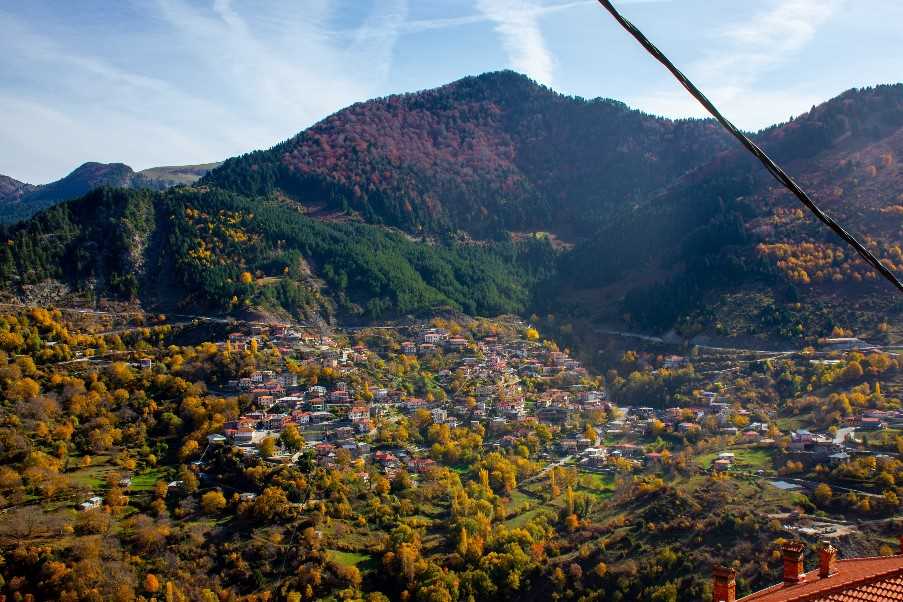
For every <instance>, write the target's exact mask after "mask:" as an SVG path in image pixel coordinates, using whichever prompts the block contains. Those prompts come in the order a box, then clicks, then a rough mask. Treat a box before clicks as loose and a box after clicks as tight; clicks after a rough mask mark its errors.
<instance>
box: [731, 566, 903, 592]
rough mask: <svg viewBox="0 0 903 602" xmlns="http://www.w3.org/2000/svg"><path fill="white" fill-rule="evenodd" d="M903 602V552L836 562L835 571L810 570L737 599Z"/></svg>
mask: <svg viewBox="0 0 903 602" xmlns="http://www.w3.org/2000/svg"><path fill="white" fill-rule="evenodd" d="M741 601H742V602H903V554H898V555H896V556H881V557H877V558H851V559H848V560H838V561H837V572H836V573H834V574H833V575H831V576H829V577H824V578H821V577H819V576H818V569H816V570H814V571H809V572H808V573H806V574H805V575H804V578H803V580H802V581H800V582H799V583H793V584H784V583H779V584H777V585H773V586H771V587H768V588H765V589H763V590H760V591H758V592H756V593H754V594H750V595H748V596H745V597H743V598H739V599H738V602H741Z"/></svg>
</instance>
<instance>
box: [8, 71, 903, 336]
mask: <svg viewBox="0 0 903 602" xmlns="http://www.w3.org/2000/svg"><path fill="white" fill-rule="evenodd" d="M756 139H757V141H758V142H759V143H760V144H761V145H762V146H763V147H764V148H765V149H766V150H767V151H768V152H769V153H771V154H773V155H774V156H775V157H776V158H777V159H778V160H779V161H780V162H781V163H782V164H783V165H785V167H787V169H788V171H789V172H790V173H791V174H792V175H793V176H794V177H795V178H797V179H798V180H799V181H800V182H801V183H802V184H803V186H804V187H805V188H806V189H807V190H809V191H810V192H811V194H812V196H813V197H814V198H815V199H816V200H817V202H819V203H820V204H822V205H823V206H824V208H825V209H826V210H828V212H829V213H831V214H832V215H834V216H835V217H837V218H838V219H840V220H841V221H842V222H843V223H845V224H847V225H849V226H850V227H851V228H852V229H853V230H854V231H856V232H857V233H858V234H859V235H860V236H861V237H862V238H863V239H864V240H866V241H867V243H868V244H869V245H870V246H871V247H872V248H873V249H874V250H875V251H876V252H877V253H878V254H879V255H880V256H881V257H883V258H884V259H885V260H886V261H888V262H889V263H890V264H893V266H894V267H895V268H901V267H903V251H901V247H900V244H899V241H900V238H901V233H903V231H901V227H903V223H901V217H903V196H901V195H903V174H901V170H900V167H899V163H898V160H897V158H898V157H899V156H900V154H901V153H903V86H899V85H897V86H881V87H877V88H870V89H863V90H851V91H849V92H846V93H844V94H842V95H841V96H839V97H837V98H835V99H833V100H831V101H828V102H826V103H824V104H823V105H820V106H818V107H813V109H812V110H811V111H810V112H808V113H806V114H804V115H802V116H800V117H799V118H797V119H794V120H793V121H791V122H789V123H786V124H781V125H777V126H774V127H772V128H769V129H767V130H765V131H763V132H760V133H759V134H757V135H756ZM89 166H90V167H91V168H90V169H88V167H89ZM199 167H202V168H203V167H205V166H199ZM167 169H168V168H167ZM81 172H84V173H81ZM77 173H78V174H79V178H72V176H70V178H67V179H64V180H62V181H61V182H59V183H56V184H57V187H56V189H57V190H59V189H65V190H66V191H67V192H66V194H70V193H74V192H75V191H77V190H78V186H76V184H75V182H67V180H70V179H72V180H75V181H77V182H86V181H89V180H91V178H89V177H87V176H88V175H92V174H93V175H94V176H97V178H95V180H93V181H97V180H100V179H106V180H108V181H110V180H111V181H113V182H115V183H116V184H117V185H119V186H131V187H135V186H136V182H139V181H140V178H141V177H145V176H142V174H135V173H134V172H132V171H131V170H130V169H129V168H128V167H127V166H124V165H120V166H101V165H99V164H93V165H92V164H89V165H86V166H83V168H82V169H81V170H78V171H77ZM86 174H87V175H86ZM73 175H75V174H73ZM152 175H154V176H155V177H162V176H161V174H152ZM101 176H102V177H101ZM51 186H53V185H48V186H47V187H40V188H38V189H37V191H36V192H35V191H32V192H29V193H26V194H25V196H24V197H23V198H27V197H28V195H35V194H38V195H39V196H38V198H42V197H40V195H41V194H44V195H46V194H48V191H47V189H49V188H51ZM17 187H18V188H17ZM4 189H6V190H9V191H15V190H19V189H21V185H20V184H19V183H16V182H15V181H10V182H7V183H6V184H5V187H4ZM10 194H15V193H14V192H11V193H10ZM117 199H118V200H117ZM94 203H102V205H101V207H104V209H99V208H95V207H94V206H93V204H94ZM110 211H112V213H110ZM126 214H128V215H132V216H133V215H139V216H145V217H142V218H141V219H139V220H138V221H134V220H133V219H132V217H128V218H123V217H110V216H111V215H113V216H121V215H126ZM111 219H112V220H113V221H112V222H109V221H106V222H105V221H103V220H111ZM121 219H126V222H127V223H128V224H129V227H127V228H125V229H123V230H122V232H119V231H117V230H116V228H118V227H119V226H118V225H116V224H118V223H119V222H118V221H117V220H121ZM524 231H527V232H537V231H548V232H551V233H553V234H556V235H558V238H559V239H564V240H565V241H566V242H567V243H570V244H567V245H564V246H560V245H559V246H558V247H557V248H559V249H564V250H563V251H561V250H559V252H558V254H557V258H556V257H553V255H554V254H553V252H552V245H550V244H549V243H548V242H547V239H546V238H545V237H544V236H543V235H541V234H539V233H537V234H536V235H535V236H524V235H523V232H524ZM404 232H407V234H405V233H404ZM462 232H466V233H467V234H468V235H469V237H463V238H465V239H467V238H471V239H477V240H476V241H472V242H467V243H461V242H453V241H455V240H459V241H460V240H461V239H462V237H461V236H460V234H461V233H462ZM412 234H413V235H415V236H411V235H412ZM5 236H6V238H7V239H8V240H10V241H11V243H9V244H8V245H7V247H6V248H5V249H4V251H3V252H4V253H5V255H3V256H2V263H0V270H2V274H0V276H2V278H3V279H4V282H5V283H6V284H7V285H8V286H11V287H12V288H13V289H16V288H17V287H18V289H21V287H22V286H23V285H24V284H25V283H34V282H39V281H41V280H42V279H44V278H54V279H61V280H64V281H66V282H67V283H69V284H70V285H72V286H75V287H76V288H85V287H87V288H90V289H92V290H96V291H97V292H98V293H100V294H114V295H118V296H124V297H127V298H129V297H130V298H136V299H141V300H143V301H145V302H147V303H150V304H163V305H179V306H182V307H189V306H191V307H204V308H209V309H215V310H217V311H236V310H238V309H242V308H244V307H248V306H250V307H256V306H266V307H270V308H276V309H278V310H285V311H288V312H289V313H292V314H294V315H297V316H312V315H327V316H336V315H345V316H354V317H359V318H364V319H373V318H378V317H385V316H390V315H403V314H406V313H410V312H415V313H416V312H418V311H425V310H428V309H432V308H435V307H439V306H448V307H455V308H458V309H462V310H464V311H467V312H477V313H496V312H501V311H531V312H532V311H537V312H539V313H540V314H543V315H544V314H557V315H563V316H579V317H580V318H581V319H583V320H588V321H590V322H596V323H608V324H610V323H613V322H620V323H625V324H626V325H627V326H629V327H631V328H633V329H640V330H647V331H649V330H651V331H664V330H667V329H669V328H672V327H674V326H675V325H677V326H678V327H679V328H680V329H681V332H683V333H687V334H692V333H694V332H700V331H706V330H708V331H716V330H717V331H718V332H719V334H724V335H727V336H733V335H744V334H752V333H755V334H758V333H767V334H768V335H775V336H778V337H799V336H806V337H813V336H822V335H824V334H825V333H829V332H831V331H832V330H833V328H834V327H835V326H838V325H842V326H849V325H850V324H854V323H857V322H859V321H864V322H868V323H869V324H870V325H871V326H870V327H875V328H877V325H878V324H879V322H881V323H883V322H885V321H886V320H893V315H895V314H892V313H891V309H892V306H893V305H894V303H895V297H894V295H893V293H891V292H890V290H889V289H887V288H882V286H883V284H882V283H880V282H877V281H876V280H875V277H874V275H873V274H872V273H871V271H869V270H868V269H866V267H865V266H864V264H862V263H861V262H859V261H858V260H857V259H855V258H854V257H853V256H852V255H851V253H850V252H849V250H848V249H846V248H845V247H843V246H841V245H839V244H838V243H837V242H836V241H835V240H834V239H833V237H832V235H831V234H830V233H828V231H827V230H826V229H825V228H824V227H822V226H821V225H820V224H817V223H815V221H814V220H813V219H812V218H811V217H810V216H809V215H808V213H807V212H804V211H802V210H801V209H800V207H799V206H798V204H797V201H796V200H794V199H792V198H790V197H789V195H788V194H787V193H786V192H785V191H783V189H782V188H780V187H779V186H778V185H777V184H776V183H775V182H774V181H773V179H772V178H771V177H770V176H769V175H768V174H767V173H766V172H765V171H764V170H763V169H762V167H761V166H760V165H759V164H758V163H757V162H755V161H754V160H753V159H751V158H750V157H749V156H748V154H747V153H746V152H745V151H743V150H742V149H741V148H740V147H739V145H737V144H736V142H734V141H733V140H731V139H729V138H728V137H726V136H725V135H724V134H722V133H721V132H720V131H719V130H718V128H717V127H716V126H715V125H714V124H713V123H712V122H709V121H693V120H688V121H672V120H666V119H660V118H656V117H651V116H648V115H645V114H643V113H640V112H637V111H632V110H630V109H628V108H627V107H625V106H624V105H622V104H620V103H617V102H614V101H609V100H593V101H586V100H583V99H579V98H571V97H566V96H562V95H559V94H556V93H554V92H552V91H551V90H549V89H547V88H544V87H541V86H539V85H537V84H535V83H533V82H531V81H530V80H528V79H527V78H525V77H523V76H520V75H517V74H515V73H511V72H501V73H491V74H486V75H482V76H479V77H471V78H465V79H463V80H460V81H458V82H454V83H452V84H449V85H447V86H443V87H441V88H437V89H435V90H429V91H425V92H419V93H415V94H407V95H401V96H393V97H389V98H385V99H380V100H374V101H369V102H366V103H361V104H357V105H354V106H352V107H349V108H348V109H345V110H343V111H340V112H339V113H336V114H335V115H333V116H331V117H329V118H327V119H325V120H324V121H322V122H320V123H318V124H317V125H315V126H313V127H312V128H310V129H308V130H306V131H304V132H302V133H301V134H299V135H297V136H296V137H294V138H292V139H290V140H288V141H286V142H284V143H282V144H280V145H278V146H276V147H274V148H272V149H270V150H267V151H256V152H253V153H250V154H247V155H244V156H241V157H237V158H234V159H229V160H228V161H226V162H225V163H224V164H223V165H222V166H220V167H219V168H217V169H214V170H213V171H211V172H209V173H208V174H207V175H206V176H204V178H203V179H202V180H201V181H200V182H199V183H198V184H197V185H196V187H194V188H183V189H179V190H174V191H171V192H166V193H159V194H157V193H155V194H151V193H150V192H141V193H137V192H136V193H124V192H113V191H110V190H106V191H103V192H101V193H92V194H89V195H87V196H86V197H85V198H84V199H82V200H80V201H77V202H74V203H69V204H66V205H65V206H62V207H60V208H59V209H56V208H55V209H54V210H51V211H47V212H45V213H42V214H41V215H39V216H38V217H36V218H35V219H33V220H31V221H29V222H26V223H24V224H22V225H20V226H17V227H15V228H12V229H10V230H8V231H7V232H6V233H5ZM435 241H440V242H435ZM493 241H494V242H493ZM512 241H519V242H512ZM136 266H137V268H136ZM148 266H153V268H152V269H150V268H148ZM159 274H165V275H166V281H165V282H163V281H159V278H161V276H159ZM243 274H247V275H246V276H243ZM154 278H157V279H158V280H154ZM863 308H866V309H863ZM894 311H895V310H894ZM863 312H865V314H868V315H867V316H865V314H863ZM803 324H806V325H807V326H806V327H805V328H804V327H803Z"/></svg>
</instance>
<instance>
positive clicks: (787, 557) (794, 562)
mask: <svg viewBox="0 0 903 602" xmlns="http://www.w3.org/2000/svg"><path fill="white" fill-rule="evenodd" d="M804 549H806V544H804V543H803V542H801V541H788V542H787V543H785V544H784V545H783V546H782V548H781V551H782V552H783V553H784V583H785V584H787V585H790V584H793V583H799V582H800V581H802V580H803V550H804Z"/></svg>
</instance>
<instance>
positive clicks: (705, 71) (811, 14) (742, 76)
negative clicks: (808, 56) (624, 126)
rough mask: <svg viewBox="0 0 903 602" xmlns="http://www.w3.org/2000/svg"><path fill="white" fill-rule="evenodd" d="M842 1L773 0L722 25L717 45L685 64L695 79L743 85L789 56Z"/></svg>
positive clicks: (732, 85)
mask: <svg viewBox="0 0 903 602" xmlns="http://www.w3.org/2000/svg"><path fill="white" fill-rule="evenodd" d="M843 3H844V0H778V1H777V2H772V6H771V8H769V9H768V10H765V11H762V12H760V13H758V14H756V15H754V16H753V17H752V18H751V19H749V20H748V21H745V22H743V23H736V24H733V25H728V26H727V27H725V28H724V29H723V30H722V31H721V32H719V34H718V35H717V36H716V39H715V40H714V41H715V43H716V44H717V45H718V46H719V48H718V49H717V51H715V52H711V53H710V54H709V55H708V56H707V57H705V58H704V59H703V60H702V61H700V62H698V63H696V64H695V65H693V66H692V67H691V71H692V72H694V73H695V74H698V77H699V79H700V80H701V81H703V82H706V83H708V84H715V85H718V86H720V87H722V88H724V89H725V91H726V90H727V89H728V88H732V87H733V88H736V89H737V90H738V92H742V90H740V89H741V88H746V87H748V86H750V85H751V84H753V83H755V82H756V81H757V80H758V79H759V78H760V77H761V76H762V75H763V74H764V73H765V72H767V71H768V70H769V69H771V68H774V67H776V66H778V65H781V64H783V63H785V62H786V61H787V60H789V59H791V58H792V57H793V55H794V54H795V53H797V52H798V51H800V50H801V49H802V48H803V47H805V46H806V45H807V44H808V43H809V42H811V41H812V39H813V38H814V37H815V35H816V33H817V31H818V28H819V27H821V26H822V25H823V24H825V23H826V22H827V21H828V20H829V19H830V18H831V17H832V16H833V15H835V14H836V13H837V11H838V10H839V9H840V8H841V7H842V6H843Z"/></svg>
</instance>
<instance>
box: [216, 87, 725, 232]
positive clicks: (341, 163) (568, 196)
mask: <svg viewBox="0 0 903 602" xmlns="http://www.w3.org/2000/svg"><path fill="white" fill-rule="evenodd" d="M728 145H729V140H728V139H727V137H726V136H725V135H724V134H723V133H722V132H721V130H720V129H719V128H718V126H717V125H716V124H714V122H711V121H698V120H685V121H672V120H669V119H663V118H658V117H653V116H650V115H646V114H644V113H641V112H639V111H635V110H631V109H629V108H628V107H626V106H625V105H624V104H622V103H619V102H616V101H612V100H603V99H595V100H584V99H581V98H573V97H567V96H563V95H560V94H557V93H555V92H553V91H552V90H550V89H548V88H545V87H542V86H540V85H538V84H536V83H535V82H533V81H531V80H529V79H528V78H526V77H524V76H522V75H519V74H516V73H513V72H508V71H505V72H499V73H488V74H485V75H481V76H478V77H468V78H465V79H462V80H459V81H457V82H454V83H451V84H448V85H446V86H443V87H441V88H437V89H434V90H427V91H424V92H418V93H414V94H405V95H398V96H390V97H388V98H383V99H378V100H372V101H368V102H365V103H360V104H356V105H353V106H351V107H349V108H347V109H344V110H342V111H339V112H338V113H336V114H334V115H332V116H331V117H328V118H326V119H324V120H323V121H321V122H320V123H318V124H316V125H314V126H313V127H311V128H309V129H307V130H305V131H304V132H301V133H300V134H298V135H297V136H295V137H294V138H291V139H290V140H287V141H286V142H283V143H282V144H279V145H277V146H275V147H273V148H271V149H269V150H266V151H256V152H253V153H249V154H247V155H243V156H241V157H236V158H234V159H230V160H228V161H226V162H225V163H224V164H223V166H222V167H220V168H219V169H216V170H214V171H212V172H211V173H210V174H208V175H207V176H205V178H204V179H203V183H204V184H208V185H216V186H219V187H222V188H227V189H230V190H234V191H236V192H240V193H243V194H249V195H267V194H270V193H273V192H276V191H278V192H280V193H283V194H285V195H288V196H289V197H291V198H293V199H295V200H297V201H300V202H301V203H302V204H304V205H306V206H309V207H322V206H324V205H325V206H327V207H330V208H333V209H348V208H350V209H353V210H355V211H357V212H359V213H360V214H361V215H362V216H363V217H364V218H365V219H366V220H367V221H370V222H374V223H385V224H389V225H394V226H398V227H401V228H404V229H406V230H409V231H412V232H418V231H421V230H426V231H430V232H437V231H443V230H449V229H451V230H455V229H463V230H466V231H469V232H470V233H471V234H474V235H476V236H478V237H487V236H491V235H494V234H498V233H499V232H501V231H503V230H521V229H528V230H529V229H542V230H551V231H556V232H562V231H563V232H565V233H567V234H568V235H571V234H577V235H582V236H588V235H592V233H593V227H594V225H595V224H596V223H598V222H600V221H605V220H606V219H607V216H608V214H609V213H610V212H611V211H619V210H620V209H621V208H623V207H625V206H630V205H631V204H632V203H636V202H640V201H642V200H643V199H645V198H646V197H647V196H648V195H649V194H650V193H652V192H654V191H656V190H658V189H660V188H663V187H665V186H667V185H668V184H670V183H671V182H672V181H673V180H674V179H676V178H677V177H679V176H680V175H682V174H684V173H685V172H687V171H688V170H690V169H692V168H694V167H697V166H699V165H701V164H702V163H704V162H705V161H708V160H709V159H711V157H713V156H715V155H717V154H718V153H719V152H720V151H722V150H724V149H725V148H727V147H728Z"/></svg>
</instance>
